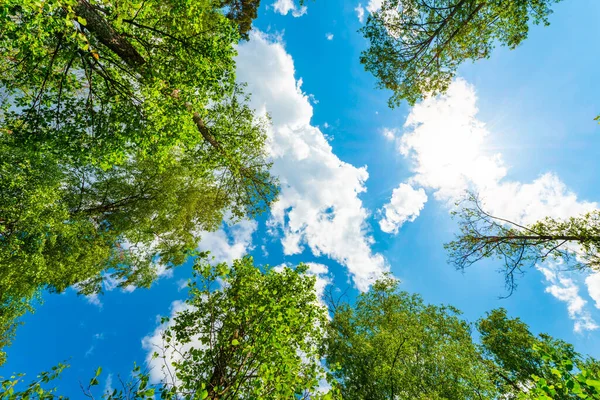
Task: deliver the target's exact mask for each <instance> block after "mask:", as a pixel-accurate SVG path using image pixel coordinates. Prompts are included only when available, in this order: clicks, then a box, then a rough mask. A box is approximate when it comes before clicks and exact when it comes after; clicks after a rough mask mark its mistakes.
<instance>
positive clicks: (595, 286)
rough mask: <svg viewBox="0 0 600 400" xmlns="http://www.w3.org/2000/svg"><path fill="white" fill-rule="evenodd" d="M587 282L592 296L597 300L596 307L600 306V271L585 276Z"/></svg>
mask: <svg viewBox="0 0 600 400" xmlns="http://www.w3.org/2000/svg"><path fill="white" fill-rule="evenodd" d="M585 284H586V286H587V288H588V293H589V295H590V297H591V298H592V299H593V300H594V301H595V302H596V308H600V272H596V273H594V274H591V275H589V276H588V277H587V278H585Z"/></svg>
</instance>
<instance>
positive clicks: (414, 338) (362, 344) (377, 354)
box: [325, 278, 496, 400]
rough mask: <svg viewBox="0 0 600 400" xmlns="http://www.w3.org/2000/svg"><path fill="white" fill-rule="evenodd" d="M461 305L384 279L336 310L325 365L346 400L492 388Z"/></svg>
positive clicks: (470, 393) (455, 394)
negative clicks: (426, 299) (430, 301)
mask: <svg viewBox="0 0 600 400" xmlns="http://www.w3.org/2000/svg"><path fill="white" fill-rule="evenodd" d="M458 315H459V312H458V310H456V309H454V308H452V307H446V306H440V307H438V306H433V305H426V304H424V303H423V301H422V300H421V298H420V297H419V296H417V295H410V294H408V293H406V292H400V291H399V290H398V283H397V281H395V280H393V279H392V278H385V279H383V280H380V281H378V282H377V283H375V284H374V285H373V287H372V288H371V290H370V291H369V292H367V293H363V294H361V295H359V297H358V299H357V301H356V304H355V305H354V306H353V307H352V306H350V305H348V304H344V305H341V306H339V307H338V308H336V309H335V313H334V315H333V319H332V321H331V324H330V328H329V331H328V335H327V346H326V350H325V354H326V355H327V366H328V367H329V368H330V369H331V370H332V374H333V376H334V377H335V378H336V379H337V380H338V381H339V384H340V387H341V393H342V396H343V398H344V399H372V400H377V399H442V398H443V399H476V398H477V399H479V398H487V399H491V398H494V396H495V393H496V390H495V387H494V385H493V384H492V382H491V379H490V376H489V372H488V371H487V368H486V363H484V362H483V360H482V359H481V357H480V354H479V352H478V350H477V348H476V346H475V345H474V344H473V342H472V339H471V334H470V327H469V325H468V324H467V323H466V322H464V321H462V320H461V319H460V318H459V317H458Z"/></svg>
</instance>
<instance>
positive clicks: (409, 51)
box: [361, 0, 559, 106]
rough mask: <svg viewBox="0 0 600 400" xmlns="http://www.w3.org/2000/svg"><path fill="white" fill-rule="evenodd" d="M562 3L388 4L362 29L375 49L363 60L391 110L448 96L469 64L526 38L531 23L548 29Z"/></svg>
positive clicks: (458, 0) (390, 0) (462, 0)
mask: <svg viewBox="0 0 600 400" xmlns="http://www.w3.org/2000/svg"><path fill="white" fill-rule="evenodd" d="M558 1H559V0H503V1H498V0H495V1H484V0H430V1H421V0H385V1H383V4H382V6H381V9H379V10H378V11H376V12H375V13H373V14H371V15H370V16H369V17H368V19H367V23H366V25H365V26H364V27H363V28H362V29H361V31H362V33H363V35H364V36H365V38H366V39H368V40H369V42H370V47H369V48H368V49H367V50H366V51H364V52H363V53H362V55H361V63H362V64H363V65H364V66H365V69H366V70H367V71H369V72H371V73H372V74H373V75H375V77H376V78H377V81H378V85H379V87H381V88H386V89H390V90H392V91H393V94H392V97H391V98H390V100H389V103H390V106H398V105H399V104H400V102H401V101H402V99H406V100H407V101H408V102H409V103H410V104H413V103H415V102H416V101H417V100H419V99H421V98H422V97H423V96H426V95H430V94H437V93H440V92H444V91H445V90H446V89H447V88H448V85H449V84H450V81H451V80H452V78H453V77H454V76H455V74H456V70H457V68H458V67H459V66H460V64H462V63H463V62H465V61H467V60H473V61H474V60H478V59H481V58H487V57H489V56H490V53H491V51H492V49H493V47H494V46H495V45H496V44H497V43H499V44H501V45H503V46H508V47H509V48H510V49H514V48H515V47H517V46H518V45H519V44H520V43H521V42H522V41H523V40H524V39H526V38H527V34H528V31H529V23H530V21H532V22H533V23H534V24H539V23H542V24H544V25H548V24H549V22H548V16H549V15H550V13H551V10H550V6H551V4H553V3H556V2H558Z"/></svg>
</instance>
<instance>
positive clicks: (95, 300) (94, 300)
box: [85, 293, 103, 309]
mask: <svg viewBox="0 0 600 400" xmlns="http://www.w3.org/2000/svg"><path fill="white" fill-rule="evenodd" d="M85 299H86V300H87V302H88V303H90V304H93V305H95V306H96V307H98V308H100V309H101V308H102V306H103V304H102V300H100V295H99V294H97V293H93V294H89V295H86V296H85Z"/></svg>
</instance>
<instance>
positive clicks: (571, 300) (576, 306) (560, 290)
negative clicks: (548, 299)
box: [537, 263, 598, 332]
mask: <svg viewBox="0 0 600 400" xmlns="http://www.w3.org/2000/svg"><path fill="white" fill-rule="evenodd" d="M559 265H560V264H557V263H548V265H547V266H537V269H538V270H540V271H541V272H542V273H543V274H544V277H545V279H546V281H547V282H548V283H549V285H548V287H547V288H546V293H550V294H551V295H552V296H554V297H555V298H557V299H558V300H560V301H563V302H565V303H567V311H568V313H569V318H571V319H572V320H573V321H575V324H574V327H573V330H574V331H575V332H582V331H592V330H596V329H598V325H597V324H596V322H595V321H594V320H593V319H592V316H591V314H590V313H589V311H587V310H585V305H586V304H587V301H586V300H584V299H583V298H582V297H581V296H580V295H579V287H578V286H577V284H576V283H575V282H574V281H573V280H572V279H571V278H567V277H565V276H564V274H563V273H561V272H560V271H558V270H557V269H558V268H557V267H558V266H559Z"/></svg>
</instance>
